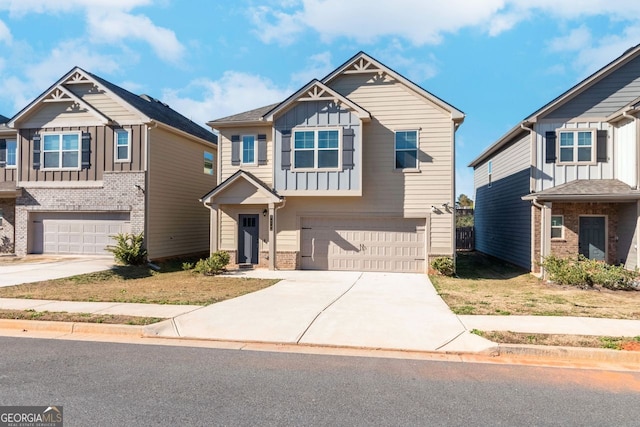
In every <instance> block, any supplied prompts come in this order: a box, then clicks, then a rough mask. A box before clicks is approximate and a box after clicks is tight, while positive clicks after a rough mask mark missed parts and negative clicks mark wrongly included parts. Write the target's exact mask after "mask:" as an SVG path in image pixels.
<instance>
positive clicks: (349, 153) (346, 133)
mask: <svg viewBox="0 0 640 427" xmlns="http://www.w3.org/2000/svg"><path fill="white" fill-rule="evenodd" d="M355 136H356V133H355V131H354V130H353V129H344V130H343V131H342V167H343V168H344V169H353V166H354V165H353V151H354V141H353V140H354V139H355Z"/></svg>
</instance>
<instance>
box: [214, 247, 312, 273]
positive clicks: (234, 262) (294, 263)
mask: <svg viewBox="0 0 640 427" xmlns="http://www.w3.org/2000/svg"><path fill="white" fill-rule="evenodd" d="M225 251H226V252H228V253H229V269H231V270H233V269H237V268H239V264H238V251H234V250H231V251H230V250H225ZM254 267H255V268H269V252H268V251H260V254H259V262H258V264H256V265H254ZM299 268H300V264H299V262H298V252H277V255H276V269H278V270H297V269H299Z"/></svg>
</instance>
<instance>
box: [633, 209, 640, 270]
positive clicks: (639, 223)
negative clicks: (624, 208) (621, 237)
mask: <svg viewBox="0 0 640 427" xmlns="http://www.w3.org/2000/svg"><path fill="white" fill-rule="evenodd" d="M635 235H636V240H635V242H633V245H634V247H635V249H636V268H640V200H638V201H637V202H636V233H635Z"/></svg>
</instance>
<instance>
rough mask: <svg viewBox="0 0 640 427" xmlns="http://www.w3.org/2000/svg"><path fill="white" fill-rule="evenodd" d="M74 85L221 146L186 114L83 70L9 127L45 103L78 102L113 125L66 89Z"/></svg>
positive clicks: (147, 118) (143, 117)
mask: <svg viewBox="0 0 640 427" xmlns="http://www.w3.org/2000/svg"><path fill="white" fill-rule="evenodd" d="M72 83H93V84H95V85H97V86H99V87H101V88H102V89H103V90H105V92H107V93H108V94H110V95H112V96H113V97H114V99H115V100H116V101H120V103H121V104H122V105H123V106H124V107H125V108H127V109H129V110H131V111H132V112H134V113H136V114H138V115H139V116H140V118H141V121H143V122H145V123H148V122H151V121H155V122H158V123H162V124H164V125H167V126H169V127H172V128H174V129H177V130H180V131H182V132H185V133H188V134H190V135H193V136H195V137H197V138H200V139H203V140H205V141H208V142H211V143H213V144H215V143H217V137H216V135H215V134H213V133H212V132H210V131H208V130H207V129H205V128H203V127H202V126H200V125H198V124H196V123H194V122H193V121H191V120H189V119H187V118H186V117H184V116H183V115H182V114H180V113H178V112H177V111H175V110H173V109H172V108H170V107H169V106H168V105H167V104H164V103H162V102H160V101H158V100H156V99H154V98H151V97H149V96H146V95H140V96H139V95H135V94H133V93H131V92H129V91H128V90H126V89H123V88H121V87H120V86H117V85H115V84H113V83H111V82H109V81H107V80H105V79H103V78H101V77H99V76H96V75H95V74H92V73H89V72H88V71H85V70H83V69H82V68H80V67H74V68H73V69H72V70H71V71H69V72H68V73H67V74H65V75H64V76H63V77H62V78H61V79H60V80H58V81H57V82H56V83H54V84H53V85H52V86H51V87H49V88H48V89H47V90H46V91H44V92H43V93H42V94H41V95H40V96H39V97H38V98H36V99H35V100H34V101H33V102H31V103H30V104H29V105H27V106H26V107H25V108H23V109H22V110H21V111H20V112H19V113H18V114H16V115H15V116H14V117H13V118H12V119H11V120H10V122H9V125H10V126H13V125H14V123H15V122H16V121H17V120H19V119H20V118H22V117H25V116H26V115H28V114H29V112H31V111H33V109H34V108H35V107H37V106H38V105H40V104H41V103H42V102H76V103H78V104H80V105H82V106H83V107H84V108H86V109H87V110H88V111H90V112H92V113H93V114H94V115H96V116H97V117H99V118H100V119H101V121H102V122H103V123H109V122H110V121H111V119H110V118H109V117H107V116H106V115H104V114H102V113H101V112H99V111H98V110H96V109H95V108H94V107H93V106H91V105H89V104H88V103H86V102H85V101H83V100H82V99H80V98H78V97H77V96H75V95H74V94H73V93H72V92H71V91H69V90H67V89H66V88H65V84H72Z"/></svg>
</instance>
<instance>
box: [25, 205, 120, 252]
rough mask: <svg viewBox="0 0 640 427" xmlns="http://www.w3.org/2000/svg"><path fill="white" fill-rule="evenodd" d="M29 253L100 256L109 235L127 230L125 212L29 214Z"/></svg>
mask: <svg viewBox="0 0 640 427" xmlns="http://www.w3.org/2000/svg"><path fill="white" fill-rule="evenodd" d="M31 224H32V233H33V237H32V242H33V244H32V248H31V252H32V253H45V254H82V255H104V254H108V252H107V251H106V247H107V245H113V244H114V240H113V239H112V237H111V236H113V235H115V234H118V233H124V232H129V231H130V223H129V213H127V212H104V213H66V212H47V213H39V214H35V215H33V218H32V221H31Z"/></svg>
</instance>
